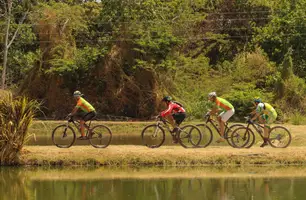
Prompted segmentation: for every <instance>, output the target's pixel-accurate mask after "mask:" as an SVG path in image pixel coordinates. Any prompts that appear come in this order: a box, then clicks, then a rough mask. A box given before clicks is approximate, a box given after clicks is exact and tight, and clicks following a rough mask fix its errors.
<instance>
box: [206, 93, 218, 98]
mask: <svg viewBox="0 0 306 200" xmlns="http://www.w3.org/2000/svg"><path fill="white" fill-rule="evenodd" d="M216 96H217V93H216V92H210V93H209V94H208V98H211V97H216Z"/></svg>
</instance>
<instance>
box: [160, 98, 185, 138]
mask: <svg viewBox="0 0 306 200" xmlns="http://www.w3.org/2000/svg"><path fill="white" fill-rule="evenodd" d="M162 102H165V104H166V105H167V109H166V110H164V111H162V112H161V113H160V116H161V117H164V118H167V120H168V121H169V122H170V124H171V125H172V127H173V130H172V133H176V132H177V130H178V126H179V125H180V124H181V123H182V122H183V121H184V119H185V118H186V111H185V109H184V108H183V106H181V105H179V104H178V103H176V102H173V101H172V98H171V97H170V96H165V97H164V98H163V99H162ZM173 142H174V143H177V142H178V139H177V137H176V134H175V135H174V136H173Z"/></svg>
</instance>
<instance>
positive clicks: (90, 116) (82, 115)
mask: <svg viewBox="0 0 306 200" xmlns="http://www.w3.org/2000/svg"><path fill="white" fill-rule="evenodd" d="M96 115H97V113H96V112H95V111H91V112H89V113H86V112H77V113H76V114H75V115H74V116H73V118H74V120H84V121H85V122H87V121H89V120H91V119H93V118H94V117H95V116H96Z"/></svg>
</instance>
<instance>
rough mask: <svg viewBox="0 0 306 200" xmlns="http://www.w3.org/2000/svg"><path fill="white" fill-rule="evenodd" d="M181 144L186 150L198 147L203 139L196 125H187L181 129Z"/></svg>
mask: <svg viewBox="0 0 306 200" xmlns="http://www.w3.org/2000/svg"><path fill="white" fill-rule="evenodd" d="M178 139H179V143H180V144H181V145H182V146H183V147H185V148H191V147H198V145H199V144H200V142H201V139H202V133H201V131H200V129H199V128H198V127H196V126H194V125H186V126H183V127H182V128H180V129H179V134H178Z"/></svg>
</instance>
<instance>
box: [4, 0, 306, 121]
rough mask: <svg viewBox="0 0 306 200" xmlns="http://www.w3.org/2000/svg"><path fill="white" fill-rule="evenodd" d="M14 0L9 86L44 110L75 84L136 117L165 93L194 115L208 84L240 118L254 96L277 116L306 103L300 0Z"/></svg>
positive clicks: (305, 23) (62, 106)
mask: <svg viewBox="0 0 306 200" xmlns="http://www.w3.org/2000/svg"><path fill="white" fill-rule="evenodd" d="M3 2H6V0H2V2H1V3H3ZM13 2H14V3H13V6H12V14H11V15H10V18H11V21H10V32H9V38H11V37H12V36H13V35H14V31H15V30H16V29H17V28H18V27H20V30H19V33H18V35H17V37H16V39H15V40H14V42H13V43H12V46H11V47H10V49H9V52H8V65H7V82H6V85H7V87H8V88H11V89H14V90H16V91H17V92H20V93H26V94H28V95H29V96H30V97H32V98H35V99H42V100H44V104H45V110H44V112H45V113H46V115H48V116H52V117H55V118H61V117H63V116H64V115H65V114H66V113H68V112H69V111H70V110H71V107H72V106H73V104H74V102H73V101H72V99H71V94H72V92H73V91H74V90H76V89H78V90H81V91H82V92H83V93H85V94H86V98H88V99H89V101H90V102H92V103H93V104H94V106H95V107H96V108H97V110H98V111H99V113H100V114H111V115H125V116H129V117H137V118H146V117H149V116H151V115H153V114H156V113H157V112H158V111H159V110H160V109H161V105H160V99H161V97H162V96H163V95H164V94H170V95H172V96H173V97H174V98H175V99H176V100H178V101H181V102H182V103H183V104H184V105H185V106H186V107H187V110H188V112H189V116H193V117H197V118H200V117H201V116H202V115H203V113H205V111H206V110H207V109H208V102H207V93H208V92H210V91H216V92H217V93H218V94H219V95H220V96H222V97H225V98H226V99H228V100H229V101H231V102H232V103H233V105H234V106H235V108H236V111H237V112H236V113H237V114H236V118H237V119H238V118H239V117H241V116H244V115H246V113H247V112H249V111H250V110H251V109H252V106H253V105H252V103H251V100H252V98H254V97H255V96H260V97H262V99H263V100H264V101H268V102H270V103H271V104H272V105H274V106H275V107H276V109H277V111H278V113H279V115H280V117H281V118H280V119H284V117H285V116H290V115H291V114H295V113H297V112H298V113H301V114H303V113H304V112H305V111H306V110H305V105H306V104H305V103H306V100H305V92H306V90H305V89H306V88H305V87H306V86H305V78H306V60H305V59H306V57H305V55H306V49H305V46H306V44H305V43H306V34H305V33H306V12H305V7H306V0H299V1H296V0H275V1H268V0H217V1H210V0H192V1H186V0H171V1H168V0H112V1H109V0H101V1H78V0H62V1H40V0H36V1H29V0H27V1H22V2H23V4H20V3H18V2H19V1H18V2H17V1H13ZM0 12H1V13H0V14H5V9H1V10H0ZM25 12H28V14H27V16H26V19H25V20H24V22H23V23H22V24H20V18H21V17H22V16H23V13H25ZM0 16H2V15H0ZM6 19H7V18H3V17H1V18H0V26H1V27H3V29H0V40H1V41H3V42H4V40H5V36H6V32H5V30H6V29H5V27H7V20H6ZM18 24H19V25H18ZM0 50H3V49H0ZM0 54H1V57H3V56H4V54H3V51H0Z"/></svg>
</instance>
